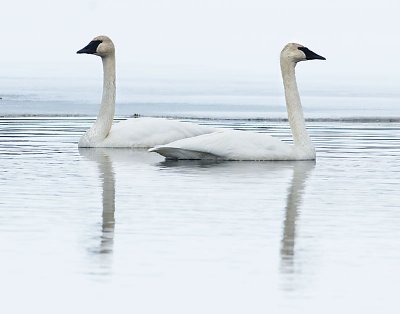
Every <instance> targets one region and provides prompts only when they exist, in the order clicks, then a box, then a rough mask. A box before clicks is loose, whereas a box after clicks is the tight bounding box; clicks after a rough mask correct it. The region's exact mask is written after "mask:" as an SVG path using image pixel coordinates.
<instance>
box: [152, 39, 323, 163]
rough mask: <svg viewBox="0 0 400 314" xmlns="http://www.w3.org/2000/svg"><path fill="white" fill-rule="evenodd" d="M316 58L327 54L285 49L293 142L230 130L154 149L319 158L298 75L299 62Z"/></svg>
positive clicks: (193, 155)
mask: <svg viewBox="0 0 400 314" xmlns="http://www.w3.org/2000/svg"><path fill="white" fill-rule="evenodd" d="M313 59H321V60H325V58H324V57H322V56H320V55H317V54H316V53H314V52H312V51H311V50H309V49H308V48H306V47H304V46H302V45H299V44H295V43H290V44H287V45H286V46H285V47H284V48H283V50H282V52H281V57H280V63H281V71H282V78H283V85H284V89H285V98H286V107H287V112H288V117H289V123H290V128H291V130H292V135H293V145H290V144H286V143H284V142H282V141H280V140H279V139H277V138H274V137H272V136H270V135H268V134H265V133H253V132H246V131H238V130H230V131H218V132H214V133H211V134H205V135H200V136H196V137H193V138H189V139H183V140H178V141H175V142H172V143H169V144H166V145H160V146H156V147H154V148H152V149H150V151H153V152H157V153H159V154H161V155H163V156H165V157H167V158H170V159H223V160H313V159H315V149H314V145H313V144H312V142H311V139H310V137H309V136H308V133H307V130H306V127H305V121H304V117H303V109H302V107H301V102H300V96H299V92H298V89H297V84H296V76H295V67H296V64H297V62H299V61H305V60H313Z"/></svg>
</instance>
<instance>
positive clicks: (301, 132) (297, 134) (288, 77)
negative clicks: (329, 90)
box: [281, 58, 314, 149]
mask: <svg viewBox="0 0 400 314" xmlns="http://www.w3.org/2000/svg"><path fill="white" fill-rule="evenodd" d="M295 67H296V63H294V62H292V61H290V60H287V59H284V58H281V71H282V78H283V85H284V88H285V99H286V108H287V112H288V119H289V124H290V128H291V130H292V135H293V143H294V146H295V147H303V148H304V149H309V148H311V149H313V147H314V146H313V144H312V142H311V139H310V136H309V135H308V133H307V130H306V125H305V121H304V116H303V108H302V106H301V101H300V95H299V90H298V88H297V83H296V73H295Z"/></svg>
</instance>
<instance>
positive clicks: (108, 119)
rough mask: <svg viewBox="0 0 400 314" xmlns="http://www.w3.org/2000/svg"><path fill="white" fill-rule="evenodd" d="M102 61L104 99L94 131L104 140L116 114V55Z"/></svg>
mask: <svg viewBox="0 0 400 314" xmlns="http://www.w3.org/2000/svg"><path fill="white" fill-rule="evenodd" d="M102 61H103V97H102V99H101V105H100V111H99V114H98V116H97V119H96V122H95V123H94V124H93V126H92V131H93V132H94V133H95V134H96V137H99V138H101V139H104V138H106V137H107V135H108V133H109V132H110V130H111V126H112V123H113V119H114V113H115V54H114V53H113V54H111V55H108V56H106V57H103V58H102Z"/></svg>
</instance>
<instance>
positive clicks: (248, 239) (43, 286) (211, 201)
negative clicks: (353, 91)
mask: <svg viewBox="0 0 400 314" xmlns="http://www.w3.org/2000/svg"><path fill="white" fill-rule="evenodd" d="M92 122H93V120H92V119H89V118H82V117H80V118H62V117H58V118H56V117H50V118H3V119H0V162H1V168H0V195H1V197H0V209H1V210H0V258H1V259H0V265H1V267H0V278H1V280H0V295H1V300H2V301H1V303H2V304H1V308H2V313H135V312H136V313H174V314H175V313H398V294H399V289H400V228H399V226H400V208H399V199H400V197H399V182H400V123H394V122H392V123H389V122H385V123H361V122H357V123H356V122H353V123H343V122H335V121H333V122H309V123H308V126H309V130H310V133H311V137H312V138H313V141H314V143H315V145H316V147H317V161H316V163H314V162H218V163H215V162H214V163H212V162H194V161H192V162H172V161H165V160H164V159H163V158H161V157H159V156H158V155H156V154H154V153H148V152H147V151H146V150H129V149H114V150H113V149H86V150H85V149H78V148H77V141H78V139H79V136H80V135H81V134H82V132H83V131H84V130H85V129H86V128H87V127H88V126H89V125H90V124H91V123H92ZM195 122H200V123H207V124H212V125H216V126H223V127H228V128H239V129H245V130H249V131H258V132H266V131H267V132H270V133H273V134H274V135H275V136H277V137H279V138H281V139H283V140H287V141H290V133H289V129H288V126H287V123H285V122H266V121H245V120H234V121H233V120H212V121H209V120H199V121H197V120H195Z"/></svg>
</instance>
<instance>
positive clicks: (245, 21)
mask: <svg viewBox="0 0 400 314" xmlns="http://www.w3.org/2000/svg"><path fill="white" fill-rule="evenodd" d="M399 12H400V1H398V0H381V1H376V0H375V1H371V0H353V1H352V0H335V1H323V0H303V1H300V0H296V1H284V0H279V1H278V0H277V1H267V0H130V1H122V0H112V1H109V0H98V1H96V0H68V1H54V0H53V1H51V0H35V1H31V0H12V1H11V0H10V1H7V2H5V1H4V2H3V4H2V9H1V18H0V27H1V30H2V31H1V34H2V43H1V46H2V49H1V52H0V53H1V58H0V76H3V77H4V76H61V77H62V76H66V77H74V76H76V77H85V76H92V75H93V76H97V75H98V73H99V72H101V67H100V66H99V62H100V61H99V59H98V58H96V57H93V56H86V55H77V54H76V53H75V52H76V51H77V50H79V49H80V48H82V47H83V46H85V45H86V44H87V43H88V42H89V41H90V40H91V39H92V38H93V37H94V36H96V35H100V34H105V35H108V36H110V37H111V38H112V39H113V41H114V43H115V45H116V49H117V66H118V75H119V77H129V76H132V75H143V76H147V77H150V78H151V77H152V76H163V77H175V76H178V77H186V76H188V77H192V78H196V77H208V76H209V77H213V76H220V77H228V78H229V77H235V76H242V75H243V77H247V76H248V77H252V76H254V77H255V76H261V77H268V78H272V79H273V78H275V77H276V78H277V79H279V75H280V74H279V53H280V50H281V49H282V47H283V45H284V44H286V43H287V42H293V41H294V42H298V43H301V44H304V45H306V46H307V47H308V48H310V49H311V50H313V51H315V52H316V53H318V54H321V55H323V56H325V57H326V58H327V61H325V62H318V61H313V62H309V64H307V66H305V65H302V70H301V71H302V75H303V77H304V78H309V79H311V80H318V81H320V80H322V81H330V80H331V81H333V80H334V81H340V82H342V81H344V82H346V81H354V80H364V81H367V82H374V81H376V83H377V84H386V83H387V84H392V85H394V86H399V87H400V73H399V72H400V58H399V57H398V55H399V53H400V40H399V38H398V37H399V36H398V32H399V30H400V20H399V18H398V14H399Z"/></svg>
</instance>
